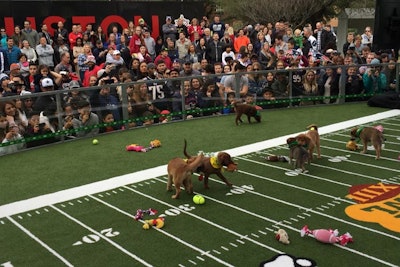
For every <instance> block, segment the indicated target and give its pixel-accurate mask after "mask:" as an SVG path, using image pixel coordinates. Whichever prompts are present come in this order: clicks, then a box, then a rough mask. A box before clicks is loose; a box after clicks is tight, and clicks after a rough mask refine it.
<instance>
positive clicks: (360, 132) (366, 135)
mask: <svg viewBox="0 0 400 267" xmlns="http://www.w3.org/2000/svg"><path fill="white" fill-rule="evenodd" d="M350 135H351V137H353V138H360V140H361V141H362V144H363V150H362V151H361V153H366V152H367V146H368V143H369V142H371V143H372V145H373V146H374V148H375V153H376V157H375V159H379V158H380V157H381V151H382V144H383V142H384V141H385V138H384V137H383V133H382V132H381V131H379V130H377V129H375V128H374V127H355V128H353V129H352V130H351V132H350Z"/></svg>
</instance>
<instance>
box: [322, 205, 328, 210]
mask: <svg viewBox="0 0 400 267" xmlns="http://www.w3.org/2000/svg"><path fill="white" fill-rule="evenodd" d="M321 207H322V208H324V209H329V207H327V206H325V205H321Z"/></svg>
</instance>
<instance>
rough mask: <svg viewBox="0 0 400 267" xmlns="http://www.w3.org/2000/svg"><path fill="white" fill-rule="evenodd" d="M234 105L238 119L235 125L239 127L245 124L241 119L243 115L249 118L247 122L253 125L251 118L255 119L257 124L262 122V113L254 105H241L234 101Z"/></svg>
mask: <svg viewBox="0 0 400 267" xmlns="http://www.w3.org/2000/svg"><path fill="white" fill-rule="evenodd" d="M232 105H233V107H234V108H235V113H236V119H235V123H236V125H239V122H240V123H243V121H242V119H241V117H242V115H243V114H245V115H246V116H247V121H248V122H249V123H251V121H250V118H251V117H254V119H255V120H256V121H257V122H261V116H260V112H259V111H258V110H257V108H256V107H255V106H253V105H249V104H244V103H239V102H238V101H237V100H234V101H232Z"/></svg>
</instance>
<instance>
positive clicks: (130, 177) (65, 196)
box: [0, 109, 400, 218]
mask: <svg viewBox="0 0 400 267" xmlns="http://www.w3.org/2000/svg"><path fill="white" fill-rule="evenodd" d="M395 116H400V110H398V109H392V110H388V111H384V112H380V113H377V114H374V115H369V116H364V117H361V118H357V119H352V120H348V121H343V122H339V123H334V124H331V125H327V126H322V127H319V128H318V132H319V133H320V134H321V135H322V134H328V133H332V132H337V131H340V130H343V129H348V128H349V127H352V126H354V125H361V124H365V123H369V122H374V121H378V120H383V119H387V118H390V117H395ZM300 133H304V132H298V133H292V134H288V135H285V136H281V137H277V138H273V139H269V140H265V141H261V142H257V143H253V144H250V145H245V146H241V147H236V148H232V149H227V150H225V152H227V153H229V154H230V155H231V156H233V157H235V156H240V155H245V154H249V153H252V152H255V151H259V150H263V149H268V148H272V147H276V146H277V145H283V144H286V139H287V138H288V137H291V136H294V135H298V134H300ZM166 174H167V165H162V166H158V167H154V168H150V169H147V170H142V171H138V172H135V173H129V174H125V175H121V176H117V177H113V178H110V179H106V180H103V181H98V182H94V183H90V184H86V185H82V186H78V187H74V188H70V189H65V190H61V191H58V192H54V193H50V194H46V195H41V196H37V197H33V198H29V199H25V200H20V201H16V202H13V203H9V204H5V205H2V206H0V218H1V217H6V216H12V215H15V214H18V213H23V212H27V211H29V210H33V209H37V208H41V207H45V206H49V205H51V204H55V203H60V202H66V201H69V200H72V199H76V198H80V197H82V196H86V195H91V194H96V193H99V192H103V191H106V190H110V189H114V188H118V187H121V186H125V185H127V184H133V183H138V182H141V181H145V180H148V179H150V178H153V177H158V176H162V175H166Z"/></svg>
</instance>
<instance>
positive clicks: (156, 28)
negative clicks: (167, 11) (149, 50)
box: [151, 15, 160, 40]
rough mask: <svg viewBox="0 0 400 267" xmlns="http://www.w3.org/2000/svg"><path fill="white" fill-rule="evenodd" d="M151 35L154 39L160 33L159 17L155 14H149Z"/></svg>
mask: <svg viewBox="0 0 400 267" xmlns="http://www.w3.org/2000/svg"><path fill="white" fill-rule="evenodd" d="M151 31H152V32H151V36H152V37H153V38H154V40H155V39H156V38H157V37H158V36H159V35H160V18H159V17H158V16H157V15H152V16H151Z"/></svg>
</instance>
